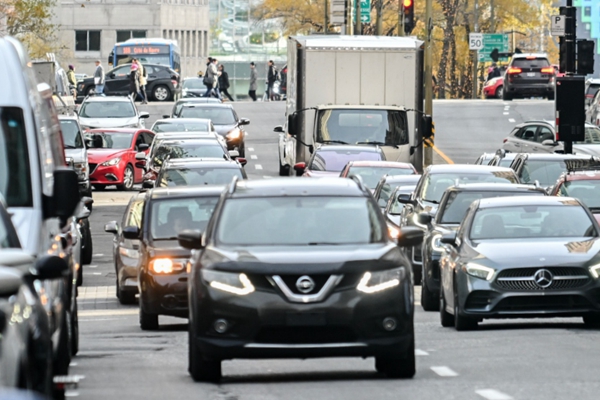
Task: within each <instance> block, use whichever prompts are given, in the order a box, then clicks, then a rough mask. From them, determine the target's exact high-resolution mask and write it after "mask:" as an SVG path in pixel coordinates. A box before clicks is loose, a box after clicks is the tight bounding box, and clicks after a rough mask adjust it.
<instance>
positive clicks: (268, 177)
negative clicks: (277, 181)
mask: <svg viewBox="0 0 600 400" xmlns="http://www.w3.org/2000/svg"><path fill="white" fill-rule="evenodd" d="M263 178H264V179H272V178H273V177H272V176H269V175H263Z"/></svg>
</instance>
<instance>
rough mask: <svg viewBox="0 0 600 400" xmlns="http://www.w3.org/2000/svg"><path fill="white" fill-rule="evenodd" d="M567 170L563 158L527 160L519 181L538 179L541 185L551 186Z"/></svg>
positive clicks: (530, 181)
mask: <svg viewBox="0 0 600 400" xmlns="http://www.w3.org/2000/svg"><path fill="white" fill-rule="evenodd" d="M566 170H567V167H566V166H565V161H564V160H527V161H525V163H524V164H523V169H522V170H521V176H520V178H521V182H522V183H533V182H535V181H538V182H539V184H540V185H541V186H544V187H546V186H551V185H554V183H556V180H557V179H558V177H559V176H560V175H561V174H562V173H563V172H565V171H566Z"/></svg>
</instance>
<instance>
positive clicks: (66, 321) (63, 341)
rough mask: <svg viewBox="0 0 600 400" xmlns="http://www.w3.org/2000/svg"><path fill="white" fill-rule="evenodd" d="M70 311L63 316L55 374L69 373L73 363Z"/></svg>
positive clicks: (55, 361) (55, 360)
mask: <svg viewBox="0 0 600 400" xmlns="http://www.w3.org/2000/svg"><path fill="white" fill-rule="evenodd" d="M70 319H71V316H70V313H69V312H65V313H64V315H63V318H62V323H61V328H60V336H59V339H58V348H57V350H56V355H55V356H56V358H55V359H54V367H53V369H54V373H55V375H68V373H69V364H70V363H71V341H70V340H69V335H70V331H69V329H70V326H69V325H71V324H70Z"/></svg>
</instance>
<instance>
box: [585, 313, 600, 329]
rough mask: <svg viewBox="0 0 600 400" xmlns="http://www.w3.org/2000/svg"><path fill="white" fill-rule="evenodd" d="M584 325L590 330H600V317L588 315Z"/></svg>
mask: <svg viewBox="0 0 600 400" xmlns="http://www.w3.org/2000/svg"><path fill="white" fill-rule="evenodd" d="M583 323H584V324H585V326H586V327H588V328H600V315H586V316H585V317H583Z"/></svg>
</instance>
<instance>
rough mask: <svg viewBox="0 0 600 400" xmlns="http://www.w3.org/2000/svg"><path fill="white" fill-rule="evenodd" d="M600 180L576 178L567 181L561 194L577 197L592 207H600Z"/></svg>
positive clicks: (562, 187)
mask: <svg viewBox="0 0 600 400" xmlns="http://www.w3.org/2000/svg"><path fill="white" fill-rule="evenodd" d="M599 192H600V180H591V179H589V180H576V181H568V182H565V183H564V185H562V186H561V187H560V192H559V194H558V195H559V196H568V197H575V198H577V199H579V200H580V201H581V202H582V203H583V204H585V205H586V206H588V207H589V208H592V209H596V210H597V209H600V196H598V193H599Z"/></svg>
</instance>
